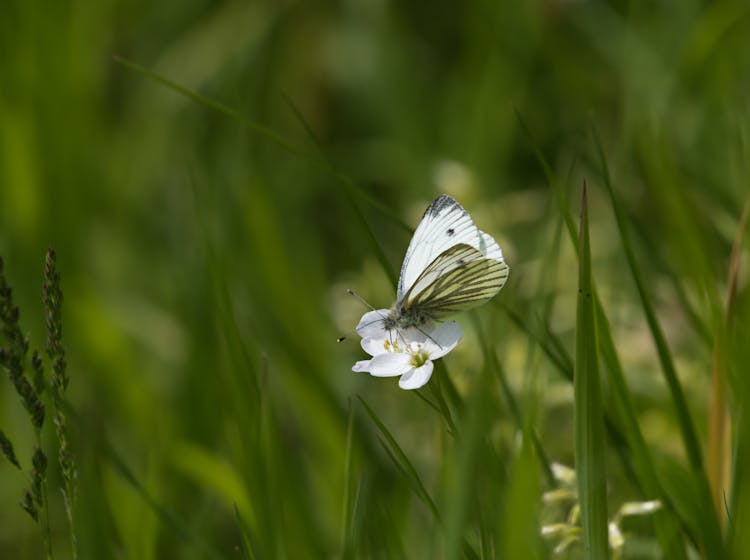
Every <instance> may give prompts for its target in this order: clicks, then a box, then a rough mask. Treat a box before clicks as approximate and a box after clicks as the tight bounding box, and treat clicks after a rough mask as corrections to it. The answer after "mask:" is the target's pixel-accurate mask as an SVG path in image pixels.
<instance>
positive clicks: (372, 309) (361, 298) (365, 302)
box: [346, 290, 377, 311]
mask: <svg viewBox="0 0 750 560" xmlns="http://www.w3.org/2000/svg"><path fill="white" fill-rule="evenodd" d="M346 293H347V294H349V295H350V296H354V297H355V298H357V299H358V300H359V301H360V302H361V303H362V305H364V306H365V307H367V309H369V310H370V311H377V310H376V309H375V308H374V307H373V306H372V305H370V304H369V303H367V300H365V298H363V297H362V296H360V295H359V294H358V293H357V292H355V291H354V290H346Z"/></svg>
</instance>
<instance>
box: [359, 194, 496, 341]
mask: <svg viewBox="0 0 750 560" xmlns="http://www.w3.org/2000/svg"><path fill="white" fill-rule="evenodd" d="M508 273H509V268H508V265H507V264H506V263H505V260H504V259H503V253H502V251H501V250H500V246H499V245H498V244H497V242H496V241H495V240H494V239H493V238H492V236H490V235H488V234H487V233H485V232H483V231H481V230H480V229H479V228H477V226H476V225H475V224H474V221H473V220H472V219H471V217H470V216H469V214H468V213H467V212H466V210H464V209H463V207H462V206H461V205H460V204H459V203H458V202H456V201H455V200H454V199H453V198H451V197H450V196H448V195H445V194H443V195H441V196H439V197H438V198H437V199H435V200H434V201H433V202H432V203H431V204H430V205H429V206H428V207H427V210H425V213H424V215H423V216H422V220H421V221H420V222H419V225H418V226H417V229H416V230H415V232H414V236H413V237H412V240H411V242H410V243H409V247H408V249H407V250H406V256H405V257H404V262H403V264H402V266H401V274H400V276H399V280H398V289H397V294H396V297H397V299H396V303H395V305H394V306H393V307H392V308H391V309H390V310H388V312H387V313H382V314H380V315H379V319H378V320H379V322H380V325H379V326H381V327H382V328H383V329H385V330H386V331H389V332H390V331H394V330H395V331H397V332H400V331H404V330H407V329H411V328H415V329H417V330H419V331H422V332H424V331H425V330H429V329H430V327H431V325H433V324H434V323H436V322H440V321H442V320H444V319H445V318H447V317H448V316H450V315H453V314H455V313H458V312H460V311H465V310H467V309H470V308H472V307H475V306H477V305H480V304H482V303H484V302H486V301H488V300H489V299H491V298H492V297H493V296H494V295H495V294H496V293H497V292H498V291H500V289H501V288H502V287H503V286H504V285H505V282H506V280H507V279H508ZM368 315H370V314H368ZM365 317H367V315H366V316H365ZM365 317H363V320H364V319H365ZM370 317H372V315H370ZM371 320H372V319H371ZM371 320H370V321H368V322H371ZM365 326H366V325H363V324H362V323H360V326H359V327H358V328H357V330H358V331H360V327H365ZM361 334H362V333H361Z"/></svg>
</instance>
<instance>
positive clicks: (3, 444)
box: [0, 430, 21, 470]
mask: <svg viewBox="0 0 750 560" xmlns="http://www.w3.org/2000/svg"><path fill="white" fill-rule="evenodd" d="M0 451H2V453H3V455H5V458H6V459H8V461H9V462H10V463H11V464H12V465H13V466H15V467H16V468H17V469H19V470H20V469H21V464H20V463H19V462H18V458H17V457H16V452H15V450H14V449H13V443H12V442H11V441H10V439H9V438H8V436H7V435H5V432H3V431H2V430H0Z"/></svg>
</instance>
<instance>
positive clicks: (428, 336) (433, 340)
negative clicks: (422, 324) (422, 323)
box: [414, 327, 443, 348]
mask: <svg viewBox="0 0 750 560" xmlns="http://www.w3.org/2000/svg"><path fill="white" fill-rule="evenodd" d="M414 328H415V329H417V330H418V331H419V332H421V333H422V334H423V335H425V336H426V337H427V338H429V339H430V340H431V341H432V342H434V343H435V344H437V345H438V346H439V347H440V348H442V347H443V345H442V344H440V343H439V342H438V341H437V340H435V339H434V338H432V337H431V336H430V334H429V333H426V332H425V331H423V330H422V329H420V328H419V327H414Z"/></svg>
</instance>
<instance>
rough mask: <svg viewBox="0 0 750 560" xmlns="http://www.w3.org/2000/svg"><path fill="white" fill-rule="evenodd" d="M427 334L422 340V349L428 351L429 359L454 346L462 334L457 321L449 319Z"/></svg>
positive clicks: (442, 353) (441, 355) (438, 356)
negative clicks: (423, 340) (425, 338)
mask: <svg viewBox="0 0 750 560" xmlns="http://www.w3.org/2000/svg"><path fill="white" fill-rule="evenodd" d="M429 335H430V336H429V337H428V338H427V340H425V342H424V349H425V350H426V351H427V352H428V353H429V355H430V359H432V360H436V359H437V358H442V357H443V356H445V355H446V354H447V353H448V352H450V351H451V350H453V349H454V348H455V347H456V344H458V342H459V341H460V340H461V337H462V336H463V332H462V331H461V327H460V326H458V323H456V322H455V321H449V322H448V323H443V324H442V325H440V326H439V327H438V328H436V329H435V330H434V331H432V332H431V333H429Z"/></svg>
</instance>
